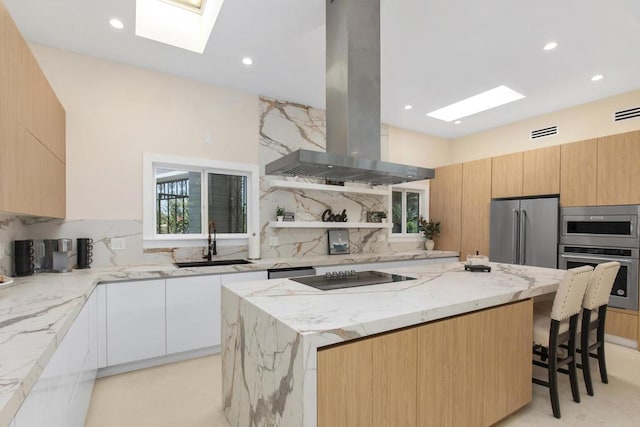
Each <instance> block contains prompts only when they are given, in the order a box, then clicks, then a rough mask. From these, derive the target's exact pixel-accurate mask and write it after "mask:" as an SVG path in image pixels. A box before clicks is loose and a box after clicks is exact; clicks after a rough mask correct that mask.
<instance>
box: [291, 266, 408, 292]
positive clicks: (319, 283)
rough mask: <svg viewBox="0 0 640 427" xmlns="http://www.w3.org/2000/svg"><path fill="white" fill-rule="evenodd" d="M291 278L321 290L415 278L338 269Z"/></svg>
mask: <svg viewBox="0 0 640 427" xmlns="http://www.w3.org/2000/svg"><path fill="white" fill-rule="evenodd" d="M291 280H293V281H296V282H298V283H302V284H303V285H307V286H311V287H314V288H316V289H319V290H321V291H330V290H332V289H343V288H354V287H357V286H368V285H379V284H381V283H391V282H402V281H405V280H415V277H408V276H401V275H399V274H390V273H382V272H380V271H358V272H356V271H353V270H351V271H338V272H334V273H327V274H324V275H321V276H304V277H293V278H291Z"/></svg>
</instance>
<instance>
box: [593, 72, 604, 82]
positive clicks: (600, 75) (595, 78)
mask: <svg viewBox="0 0 640 427" xmlns="http://www.w3.org/2000/svg"><path fill="white" fill-rule="evenodd" d="M603 78H604V76H603V75H602V74H596V75H595V76H593V77H591V81H592V82H597V81H598V80H602V79H603Z"/></svg>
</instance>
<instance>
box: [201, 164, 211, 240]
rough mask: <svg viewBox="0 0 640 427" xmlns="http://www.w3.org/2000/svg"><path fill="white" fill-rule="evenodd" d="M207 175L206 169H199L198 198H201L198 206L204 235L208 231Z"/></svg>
mask: <svg viewBox="0 0 640 427" xmlns="http://www.w3.org/2000/svg"><path fill="white" fill-rule="evenodd" d="M208 177H209V175H208V171H207V170H206V169H202V170H201V178H200V179H201V181H200V191H201V194H200V200H202V203H201V206H200V216H201V218H202V220H201V221H202V222H201V225H202V234H204V235H205V236H206V235H207V233H208V232H209V180H208V179H207V178H208Z"/></svg>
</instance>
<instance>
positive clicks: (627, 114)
mask: <svg viewBox="0 0 640 427" xmlns="http://www.w3.org/2000/svg"><path fill="white" fill-rule="evenodd" d="M636 117H640V107H633V108H627V109H626V110H620V111H616V112H615V113H613V121H614V122H619V121H621V120H627V119H634V118H636Z"/></svg>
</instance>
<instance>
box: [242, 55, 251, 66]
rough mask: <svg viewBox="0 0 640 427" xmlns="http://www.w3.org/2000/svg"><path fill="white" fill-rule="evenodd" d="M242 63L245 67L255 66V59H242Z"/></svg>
mask: <svg viewBox="0 0 640 427" xmlns="http://www.w3.org/2000/svg"><path fill="white" fill-rule="evenodd" d="M242 63H243V64H244V65H251V64H253V59H251V58H249V57H248V56H247V57H245V58H242Z"/></svg>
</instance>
